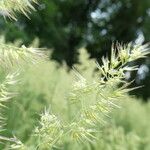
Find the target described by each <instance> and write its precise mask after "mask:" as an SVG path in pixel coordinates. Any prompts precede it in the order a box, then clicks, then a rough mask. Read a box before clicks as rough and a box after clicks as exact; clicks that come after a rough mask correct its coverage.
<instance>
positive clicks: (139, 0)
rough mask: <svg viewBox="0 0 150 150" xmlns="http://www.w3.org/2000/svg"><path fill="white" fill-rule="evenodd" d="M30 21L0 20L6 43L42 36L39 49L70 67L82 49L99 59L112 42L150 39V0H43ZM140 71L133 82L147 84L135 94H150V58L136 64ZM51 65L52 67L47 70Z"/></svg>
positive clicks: (129, 77) (20, 17) (145, 97)
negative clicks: (45, 48) (47, 50)
mask: <svg viewBox="0 0 150 150" xmlns="http://www.w3.org/2000/svg"><path fill="white" fill-rule="evenodd" d="M35 7H36V10H37V11H35V12H32V13H31V14H30V19H28V18H25V17H24V16H22V15H19V14H18V21H17V22H14V21H10V20H4V19H3V18H2V17H1V18H0V34H4V35H5V37H6V41H15V40H16V39H22V41H23V43H24V44H26V45H29V44H30V43H31V41H33V39H35V38H38V39H39V46H40V47H47V48H49V49H51V52H52V55H51V56H50V58H51V59H54V60H56V61H58V62H59V63H60V64H62V63H63V62H66V64H67V65H68V67H72V66H73V65H74V64H75V63H79V48H81V47H85V48H86V49H87V51H88V53H89V54H90V56H89V57H90V58H96V59H97V60H98V61H99V62H100V58H101V56H103V55H107V54H108V55H109V53H110V48H111V44H112V43H113V42H116V41H119V42H123V43H127V42H135V43H146V42H149V40H150V0H76V1H75V0H42V1H39V4H38V5H35ZM137 64H138V65H140V69H139V70H138V71H137V72H134V73H132V74H131V73H128V80H132V79H133V78H136V79H135V82H134V86H135V85H136V86H137V85H138V86H140V85H144V87H143V88H142V89H139V90H136V92H134V94H136V95H137V96H138V97H142V98H143V99H144V100H148V98H149V97H150V92H149V91H150V72H149V69H150V59H149V58H146V59H144V60H140V61H138V62H137ZM47 69H49V68H47Z"/></svg>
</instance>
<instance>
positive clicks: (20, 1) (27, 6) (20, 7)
mask: <svg viewBox="0 0 150 150" xmlns="http://www.w3.org/2000/svg"><path fill="white" fill-rule="evenodd" d="M33 3H37V1H36V0H1V1H0V14H1V15H3V16H4V17H9V18H10V19H14V20H17V19H16V12H19V13H22V14H24V15H25V16H26V17H28V18H29V16H28V13H31V10H35V8H34V7H33V5H32V4H33Z"/></svg>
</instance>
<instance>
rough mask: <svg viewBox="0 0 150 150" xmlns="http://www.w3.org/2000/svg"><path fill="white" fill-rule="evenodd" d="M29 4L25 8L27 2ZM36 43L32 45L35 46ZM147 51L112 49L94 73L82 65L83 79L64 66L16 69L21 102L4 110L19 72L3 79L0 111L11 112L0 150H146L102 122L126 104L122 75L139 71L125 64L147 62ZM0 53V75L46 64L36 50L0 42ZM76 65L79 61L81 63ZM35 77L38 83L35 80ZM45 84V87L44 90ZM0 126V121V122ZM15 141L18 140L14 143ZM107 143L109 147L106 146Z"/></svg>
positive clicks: (119, 129) (141, 48)
mask: <svg viewBox="0 0 150 150" xmlns="http://www.w3.org/2000/svg"><path fill="white" fill-rule="evenodd" d="M17 2H18V3H19V2H20V1H17ZM28 2H29V4H30V1H28ZM6 4H8V3H4V5H3V7H2V8H8V10H10V12H11V13H12V14H13V10H11V9H12V8H11V5H6ZM26 7H28V5H27V6H25V7H21V6H20V7H19V6H18V7H17V9H16V8H15V9H14V10H16V11H17V10H18V11H22V12H23V13H24V11H25V10H26ZM29 7H30V5H29ZM31 8H32V7H31ZM26 11H27V10H26ZM24 14H25V15H26V13H24ZM36 43H37V42H36V41H35V42H34V44H36ZM148 46H149V45H148V44H145V45H137V44H135V45H132V44H127V45H120V44H117V45H116V46H112V50H111V56H110V58H109V57H103V58H102V64H101V65H99V64H98V63H96V64H97V69H98V70H97V72H93V70H94V69H95V67H94V68H91V69H92V71H91V69H90V68H88V67H87V64H86V65H85V66H84V67H81V66H82V65H81V66H80V67H81V68H84V69H85V70H84V72H85V73H86V72H90V74H88V75H84V76H82V75H81V74H80V73H79V71H77V70H76V69H73V71H71V72H70V73H67V71H66V67H65V65H64V67H63V68H59V69H58V68H57V64H56V63H54V62H43V63H41V64H39V66H38V67H40V68H38V67H37V68H36V67H34V68H33V66H31V67H29V66H28V65H27V64H24V65H21V69H24V70H26V72H24V74H23V75H22V76H23V77H24V79H25V80H24V84H22V87H21V88H20V86H18V87H16V89H18V91H20V95H19V97H18V98H19V99H21V100H20V101H18V100H17V98H16V100H15V101H12V102H10V103H8V104H7V105H6V104H5V105H4V102H6V101H7V100H8V99H10V98H12V96H14V94H13V93H12V92H9V90H8V87H7V86H9V85H13V86H14V84H15V83H16V80H15V79H14V77H16V76H17V75H18V72H17V73H13V74H8V75H7V76H6V75H5V74H4V76H5V80H4V81H3V82H2V83H1V86H0V96H1V98H0V102H1V103H0V104H1V105H0V106H1V108H3V107H5V106H7V107H8V108H10V109H9V110H5V109H4V110H3V111H4V114H5V117H7V118H8V120H6V121H5V123H7V125H6V126H5V127H6V129H7V130H6V131H5V132H4V135H5V136H0V140H1V141H5V142H4V143H5V144H4V145H3V146H2V148H3V149H9V148H11V149H19V150H28V149H29V150H30V149H31V150H32V149H40V150H48V149H59V148H62V149H98V148H100V147H101V149H105V148H106V149H121V148H122V146H124V147H123V149H141V148H145V149H147V147H149V143H148V142H144V143H143V141H141V139H140V137H139V136H138V134H139V133H138V132H137V133H136V130H135V131H134V132H131V133H130V132H129V133H127V134H126V130H125V129H124V128H123V127H117V121H116V120H114V121H113V120H112V122H110V123H112V124H111V125H110V124H108V122H107V120H108V119H109V117H110V116H112V110H115V109H116V108H120V104H119V103H120V100H123V99H126V98H129V97H128V96H127V94H126V93H127V92H128V91H131V90H133V89H135V88H128V86H129V85H130V83H127V82H126V81H125V80H124V79H125V77H126V71H134V70H136V69H138V68H137V66H129V64H128V63H129V62H132V61H135V60H137V59H139V58H143V57H146V55H147V54H149V52H148V50H149V48H148ZM0 50H1V52H0V60H1V67H2V70H3V71H5V70H6V71H11V70H13V69H16V68H18V66H19V65H20V64H21V61H24V62H29V64H31V63H33V64H34V63H35V62H37V61H39V58H40V59H41V58H43V56H44V58H45V55H44V53H43V52H42V51H40V50H39V49H35V48H32V47H31V48H26V47H25V46H22V47H16V46H14V45H13V44H5V43H4V42H1V44H0ZM82 54H85V52H83V53H82ZM85 56H87V55H85ZM81 58H83V57H81ZM81 62H84V61H82V60H81ZM15 64H19V65H17V66H16V65H15ZM48 66H50V67H49V68H50V70H47V74H46V78H43V77H44V76H45V75H44V74H43V72H44V73H46V71H45V68H47V67H48ZM80 67H79V68H80ZM86 67H87V68H88V69H87V68H86ZM42 69H43V70H42ZM81 71H83V70H82V69H81ZM73 73H74V74H75V76H76V78H77V80H76V81H75V82H74V84H73V86H70V85H71V84H70V83H71V81H72V80H71V78H72V74H73ZM36 75H38V76H37V78H39V79H37V78H35V77H36ZM49 75H50V76H49ZM66 78H67V80H66ZM40 79H42V80H40ZM43 79H44V80H43ZM59 79H61V80H59ZM49 80H50V82H49V83H50V86H49V85H47V82H48V81H49ZM37 81H38V82H37ZM60 81H62V83H61V82H60ZM40 82H41V83H40ZM43 83H44V84H43ZM120 84H121V86H120V87H119V85H120ZM39 85H40V86H39ZM43 85H44V86H45V87H44V86H43ZM64 85H65V86H64ZM13 88H14V87H13ZM50 91H51V93H50ZM39 94H40V95H39ZM37 100H39V101H37ZM48 105H50V106H49V107H50V108H45V111H44V113H41V115H40V116H39V115H38V114H39V112H40V111H41V110H43V109H44V108H43V107H45V106H48ZM1 110H2V109H1ZM35 113H37V115H35ZM35 119H37V120H39V121H37V120H35ZM3 120H4V119H3V116H1V120H0V121H1V122H2V121H3ZM1 127H3V123H1ZM12 131H13V132H14V134H15V136H14V138H8V137H10V135H12V133H11V132H12ZM100 131H101V132H100ZM148 131H149V129H148ZM21 133H22V134H21ZM119 133H120V134H119ZM20 134H21V135H20ZM16 135H17V137H18V138H19V139H18V138H16ZM19 135H20V136H19ZM105 135H106V136H105ZM141 136H144V137H143V138H144V139H145V140H146V139H148V137H149V135H147V134H143V135H141ZM100 138H102V140H101V141H99V139H100ZM119 139H121V141H119ZM131 139H132V141H131ZM107 141H109V142H110V143H111V144H109V145H108V144H107Z"/></svg>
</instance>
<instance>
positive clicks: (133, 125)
mask: <svg viewBox="0 0 150 150" xmlns="http://www.w3.org/2000/svg"><path fill="white" fill-rule="evenodd" d="M82 54H83V55H82V57H81V58H83V60H84V62H89V64H87V63H85V64H86V65H84V63H83V64H82V65H78V66H76V67H77V68H80V72H82V71H83V74H84V76H86V74H87V73H88V72H89V73H90V72H93V68H90V67H87V66H93V64H92V61H88V59H87V60H86V59H85V58H84V56H85V51H82ZM86 55H87V54H86ZM87 58H88V57H87ZM83 60H81V62H83ZM86 67H87V69H85V68H86ZM47 68H49V69H47ZM25 70H26V71H25V72H24V74H22V75H21V76H22V79H23V80H22V83H21V85H18V86H17V91H18V93H20V94H19V95H18V96H17V97H16V98H15V99H14V100H13V101H10V102H9V103H8V105H7V106H8V107H9V109H8V110H6V111H5V112H6V113H5V114H6V115H5V117H7V118H8V120H7V126H6V128H7V130H6V131H7V132H5V134H6V133H7V135H9V136H10V135H11V134H12V132H13V134H14V135H16V136H17V137H18V138H19V139H20V140H21V141H22V142H23V143H24V149H31V150H32V149H33V150H34V149H36V148H37V147H39V148H40V149H42V150H43V149H50V147H51V144H54V143H55V142H56V141H57V142H58V143H57V144H56V143H55V144H54V145H55V146H54V149H57V148H61V149H65V150H67V149H68V150H70V149H73V150H76V149H100V148H101V149H102V150H105V149H108V150H109V149H110V150H116V149H131V150H132V149H136V150H143V149H145V150H148V149H149V146H150V145H149V144H150V143H149V141H148V139H149V137H150V134H149V130H150V128H149V124H150V122H149V110H150V109H149V108H150V107H149V106H150V105H149V103H148V104H143V103H141V102H139V101H136V100H135V99H134V98H131V97H129V96H125V97H124V98H123V99H122V100H121V101H120V100H119V101H118V100H117V99H116V98H115V103H116V104H117V105H119V106H120V107H121V108H120V109H113V113H111V114H110V113H109V116H111V119H109V117H107V116H106V117H105V116H101V115H100V116H99V117H100V119H102V118H103V117H104V121H105V123H103V122H101V123H103V124H99V123H98V128H96V126H95V127H94V129H95V132H94V136H95V137H96V138H97V140H94V139H93V138H94V137H93V138H92V139H93V140H92V143H91V142H88V141H87V142H86V141H85V140H84V142H83V143H78V142H76V141H75V139H76V137H74V136H73V133H75V131H76V132H77V131H78V130H77V129H79V128H77V127H76V126H75V124H71V123H69V122H72V121H75V120H78V119H80V118H78V117H75V120H73V117H72V116H80V113H79V115H78V114H77V112H79V110H80V108H81V106H80V104H79V103H73V104H72V103H68V99H67V97H68V91H69V90H70V89H71V83H72V81H73V74H74V71H73V72H72V71H71V72H70V73H67V69H66V68H65V66H64V67H61V68H57V63H55V62H42V63H39V64H38V65H37V66H35V67H32V66H31V67H25ZM43 72H44V74H43ZM75 77H76V76H75ZM87 78H88V81H92V80H93V74H92V73H91V75H89V74H87ZM107 90H108V88H107ZM107 90H105V92H107ZM107 93H108V94H109V92H107ZM104 94H105V93H104ZM84 99H85V101H86V102H87V103H85V104H86V106H87V107H88V106H89V105H91V103H92V104H94V95H91V96H90V95H89V94H87V93H86V94H84ZM116 100H117V101H116ZM101 106H102V105H101ZM106 106H107V107H108V105H106ZM45 107H46V108H45ZM108 108H109V107H108ZM43 110H46V111H43ZM41 112H43V113H41ZM40 113H41V115H39V114H40ZM14 120H15V121H14ZM38 120H39V121H38ZM67 122H68V123H67ZM62 123H63V126H62ZM67 124H68V126H70V127H71V128H72V130H71V131H72V132H71V134H68V135H67V134H66V135H64V132H65V131H66V130H64V129H67V128H66V126H64V125H67ZM80 125H81V124H80ZM37 129H38V130H37ZM62 129H63V130H64V132H62ZM73 129H74V130H73ZM92 129H93V128H92ZM96 130H97V131H96ZM81 131H82V130H81V129H80V132H81ZM38 133H39V134H38ZM77 133H79V132H77ZM82 133H84V132H83V131H82ZM37 134H38V135H39V136H38V138H37V137H36V135H37ZM84 134H85V133H84ZM31 135H32V136H31ZM57 135H59V136H57ZM62 135H63V137H62V138H60V137H61V136H62ZM72 136H73V137H72ZM71 137H72V138H71ZM45 139H46V140H45ZM52 141H53V142H54V143H53V142H52ZM45 142H46V143H45ZM47 144H48V145H47ZM8 145H9V144H8ZM8 145H7V144H5V147H6V149H7V146H8ZM17 146H18V145H17ZM47 146H48V147H47Z"/></svg>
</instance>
